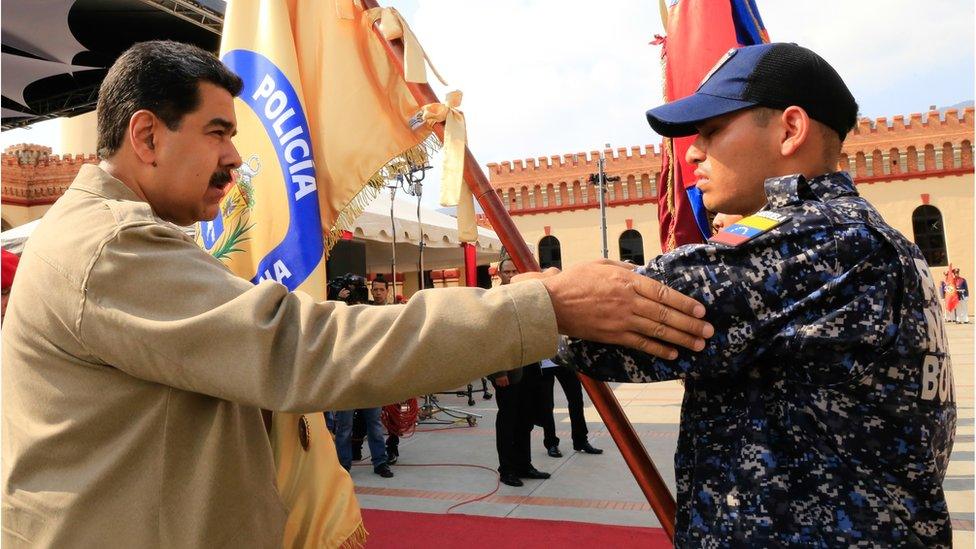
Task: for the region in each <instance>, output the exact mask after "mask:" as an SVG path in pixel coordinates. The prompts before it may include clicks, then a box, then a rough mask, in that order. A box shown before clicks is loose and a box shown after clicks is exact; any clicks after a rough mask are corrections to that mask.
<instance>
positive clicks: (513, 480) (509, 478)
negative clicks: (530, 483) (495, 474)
mask: <svg viewBox="0 0 976 549" xmlns="http://www.w3.org/2000/svg"><path fill="white" fill-rule="evenodd" d="M498 480H500V481H501V483H502V484H507V485H509V486H525V483H523V482H522V481H521V480H519V478H518V477H517V476H515V475H513V474H511V473H505V474H504V475H501V476H500V477H499V478H498Z"/></svg>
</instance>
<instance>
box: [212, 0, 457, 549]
mask: <svg viewBox="0 0 976 549" xmlns="http://www.w3.org/2000/svg"><path fill="white" fill-rule="evenodd" d="M377 17H378V15H377V14H373V13H367V11H366V10H364V9H363V8H362V6H361V5H360V4H359V3H358V2H357V1H354V0H316V1H314V2H312V1H300V0H235V1H234V2H232V3H228V6H227V12H226V14H225V21H224V32H223V38H222V41H221V48H220V57H221V60H222V61H223V62H224V63H225V64H226V65H227V66H228V67H230V69H231V70H233V71H234V72H235V73H237V74H238V75H239V76H240V77H241V78H242V79H243V81H244V88H243V91H242V92H241V94H240V96H239V97H238V98H237V99H236V100H235V107H236V115H237V120H238V132H239V133H238V136H237V137H236V139H235V144H236V146H237V148H238V150H239V151H240V153H241V157H242V159H243V165H242V166H241V167H240V169H239V170H237V171H236V174H235V180H236V185H235V187H234V188H233V189H232V190H231V191H230V192H229V193H228V196H227V197H226V198H225V199H224V201H223V202H222V203H221V211H220V214H219V215H218V217H217V218H216V219H214V220H213V221H211V222H206V223H201V224H200V227H199V232H198V234H199V237H198V240H199V242H200V244H201V246H203V248H204V249H206V250H207V251H209V252H210V253H211V254H213V255H214V256H215V257H217V258H219V259H220V260H221V261H223V262H224V263H225V264H226V265H227V266H228V267H229V268H230V269H231V270H232V271H233V272H235V273H237V274H238V275H240V276H242V277H244V278H246V279H248V280H251V281H253V282H254V283H258V282H261V281H263V280H273V281H275V282H279V283H281V284H283V285H285V286H286V287H287V288H288V289H289V290H301V291H304V292H306V293H309V294H311V295H312V296H314V297H316V298H319V299H322V300H324V299H325V298H326V273H325V260H324V255H325V254H326V252H327V250H328V248H329V247H331V245H332V244H333V243H334V242H335V241H337V240H339V239H341V237H342V232H343V230H344V229H347V228H348V227H349V226H350V224H351V223H352V222H353V221H354V220H355V219H356V217H358V215H359V214H360V213H361V212H362V209H363V208H364V207H365V206H366V204H367V203H368V201H369V200H370V199H372V198H373V197H374V196H375V195H376V193H377V192H378V191H379V189H380V188H382V186H383V184H384V182H385V181H386V180H387V179H388V178H390V177H393V176H395V175H396V174H398V173H403V172H406V171H409V170H410V169H412V168H413V167H415V166H418V165H424V164H426V162H427V160H428V157H429V154H430V149H431V148H432V147H434V146H436V145H437V144H438V143H437V142H436V141H435V138H433V137H432V136H431V134H430V131H429V128H427V126H425V125H424V124H423V116H422V114H421V112H420V111H421V109H420V107H421V106H420V105H418V104H417V103H416V101H415V100H414V99H413V97H412V96H411V95H410V93H409V90H408V89H407V87H406V85H405V83H404V82H403V80H402V78H401V77H400V75H399V73H398V72H397V69H396V67H394V66H392V65H391V64H390V62H389V60H388V58H387V56H386V52H385V51H384V49H383V44H382V43H381V42H380V38H379V37H378V36H375V34H374V33H373V31H372V28H371V27H372V24H373V22H374V21H375V20H376V18H377ZM271 441H272V446H273V450H274V457H275V463H276V466H277V471H278V474H277V482H278V490H279V492H280V494H281V496H282V499H283V500H284V503H285V505H286V506H287V508H288V511H289V517H288V523H287V525H286V530H285V538H284V540H282V542H283V544H284V546H285V547H359V546H362V545H363V544H364V542H365V535H366V532H365V529H364V528H363V525H362V518H361V516H360V512H359V507H358V504H357V502H356V497H355V494H354V492H353V484H352V480H351V479H350V477H349V474H348V473H347V472H346V471H345V470H344V469H343V468H342V467H340V465H339V462H338V458H337V456H336V450H335V446H334V443H333V441H332V437H331V435H330V434H329V432H328V431H327V430H326V427H325V421H324V418H323V415H322V414H321V413H314V414H305V415H300V414H285V413H276V414H274V419H273V421H272V432H271ZM255 451H259V449H255Z"/></svg>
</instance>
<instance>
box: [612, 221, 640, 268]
mask: <svg viewBox="0 0 976 549" xmlns="http://www.w3.org/2000/svg"><path fill="white" fill-rule="evenodd" d="M618 242H619V244H620V261H627V260H630V261H633V262H634V263H635V264H637V265H643V264H644V238H643V237H642V236H641V234H640V233H639V232H637V231H635V230H633V229H630V230H627V231H624V232H623V233H621V234H620V240H619V241H618Z"/></svg>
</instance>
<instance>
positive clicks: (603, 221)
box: [589, 143, 620, 259]
mask: <svg viewBox="0 0 976 549" xmlns="http://www.w3.org/2000/svg"><path fill="white" fill-rule="evenodd" d="M606 148H607V149H609V148H610V143H607V144H606ZM596 165H597V168H598V170H599V171H598V172H597V173H591V174H590V178H589V182H590V183H592V184H594V185H596V186H597V188H598V189H599V190H600V191H599V192H600V194H599V197H600V199H599V202H600V233H601V234H602V235H603V259H607V258H609V257H610V250H609V249H608V248H607V197H606V194H607V182H609V181H620V176H616V177H607V174H606V172H604V168H605V167H606V154H604V152H603V151H600V159H599V160H597V162H596Z"/></svg>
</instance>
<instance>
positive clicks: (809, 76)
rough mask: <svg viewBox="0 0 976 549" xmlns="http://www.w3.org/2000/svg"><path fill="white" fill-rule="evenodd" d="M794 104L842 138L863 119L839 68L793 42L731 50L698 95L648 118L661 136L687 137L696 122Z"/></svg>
mask: <svg viewBox="0 0 976 549" xmlns="http://www.w3.org/2000/svg"><path fill="white" fill-rule="evenodd" d="M793 105H796V106H798V107H801V108H803V110H805V111H806V112H807V114H808V115H809V116H810V118H813V119H814V120H816V121H818V122H820V123H822V124H824V125H826V126H828V127H830V128H832V129H833V130H834V131H836V132H837V134H838V135H839V136H840V138H841V140H842V141H843V139H844V137H846V136H847V132H849V131H850V130H851V129H852V128H853V127H854V125H855V124H856V123H857V102H856V101H855V100H854V96H853V95H851V92H850V90H848V89H847V85H846V84H844V80H843V79H842V78H841V77H840V75H839V74H837V71H835V70H834V68H833V67H831V66H830V64H829V63H827V61H825V60H824V59H823V58H822V57H820V56H819V55H817V54H816V53H814V52H813V51H811V50H808V49H807V48H804V47H801V46H797V45H796V44H788V43H772V44H760V45H757V46H746V47H742V48H733V49H730V50H729V51H728V52H726V53H725V54H724V55H723V56H722V57H721V58H719V60H718V62H717V63H715V66H714V67H712V70H710V71H709V72H708V74H706V75H705V78H704V79H703V80H702V84H701V86H699V88H698V90H697V91H696V92H695V93H693V94H691V95H689V96H688V97H684V98H682V99H679V100H677V101H672V102H671V103H665V104H664V105H661V106H660V107H657V108H654V109H651V110H649V111H647V121H648V122H649V123H650V124H651V127H652V128H653V129H654V131H655V132H657V133H658V134H660V135H663V136H665V137H683V136H686V135H694V134H695V133H698V130H697V129H696V125H697V124H699V123H701V122H703V121H705V120H708V119H709V118H715V117H716V116H722V115H725V114H729V113H732V112H735V111H740V110H743V109H748V108H752V107H769V108H773V109H785V108H787V107H790V106H793Z"/></svg>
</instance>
